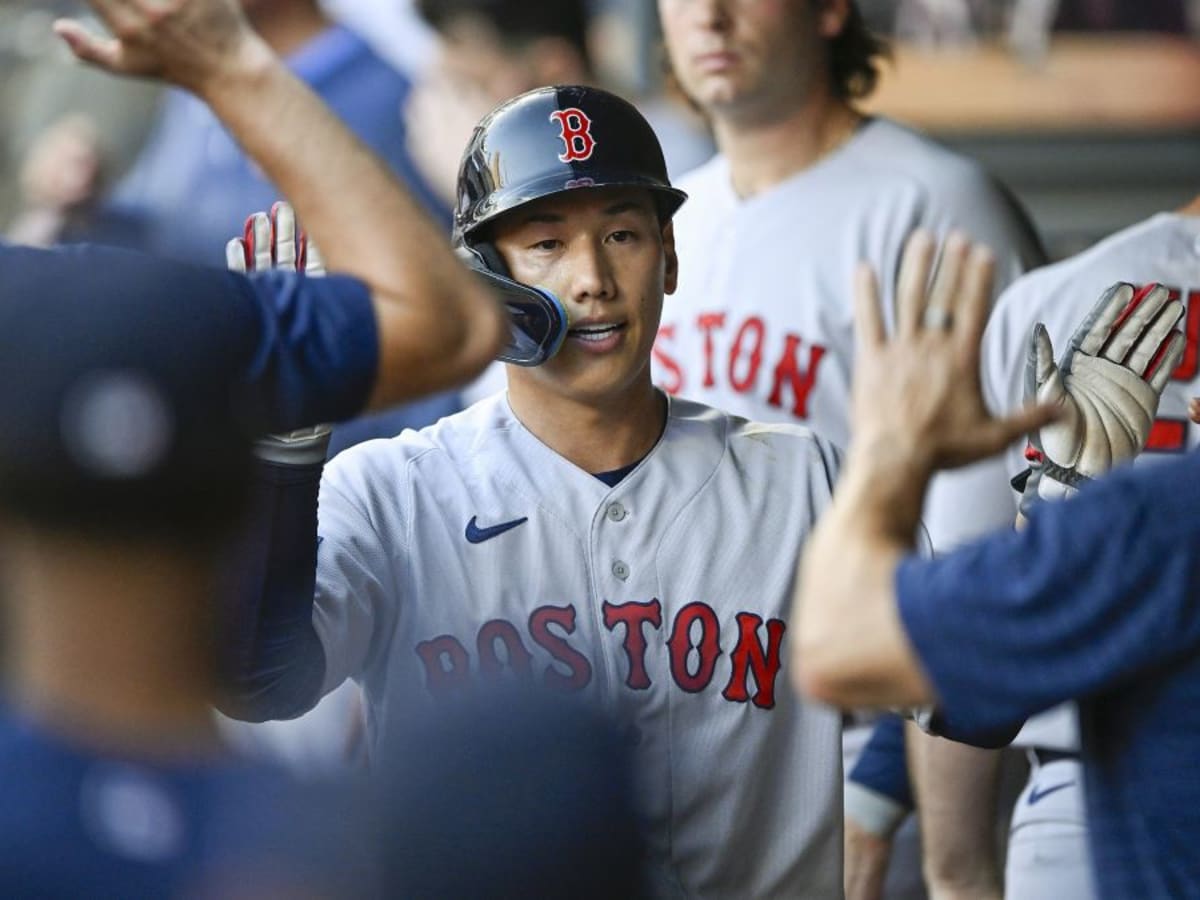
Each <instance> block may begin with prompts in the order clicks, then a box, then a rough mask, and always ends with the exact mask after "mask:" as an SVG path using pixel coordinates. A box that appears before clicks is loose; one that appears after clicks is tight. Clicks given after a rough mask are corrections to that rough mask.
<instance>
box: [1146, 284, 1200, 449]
mask: <svg viewBox="0 0 1200 900" xmlns="http://www.w3.org/2000/svg"><path fill="white" fill-rule="evenodd" d="M1168 290H1169V292H1170V298H1171V299H1172V300H1178V299H1179V298H1180V297H1181V296H1182V294H1183V292H1182V291H1181V290H1180V289H1179V288H1169V289H1168ZM1185 306H1186V308H1187V313H1186V315H1185V317H1184V322H1183V334H1184V338H1185V343H1184V347H1183V356H1182V357H1180V360H1179V365H1177V366H1176V367H1175V371H1174V372H1172V373H1171V380H1172V381H1185V382H1188V381H1193V380H1195V378H1196V376H1197V374H1200V290H1194V291H1189V292H1188V296H1187V302H1186V304H1185ZM1188 431H1189V429H1188V422H1187V420H1186V419H1179V418H1170V417H1168V416H1163V417H1161V418H1159V419H1156V420H1155V422H1154V425H1153V426H1152V427H1151V428H1150V436H1149V437H1148V438H1147V439H1146V451H1147V452H1148V453H1182V452H1183V451H1184V450H1186V449H1187V445H1188V440H1187V438H1188Z"/></svg>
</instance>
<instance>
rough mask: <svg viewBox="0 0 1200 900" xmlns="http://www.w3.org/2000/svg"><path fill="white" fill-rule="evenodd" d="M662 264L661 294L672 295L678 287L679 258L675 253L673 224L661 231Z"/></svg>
mask: <svg viewBox="0 0 1200 900" xmlns="http://www.w3.org/2000/svg"><path fill="white" fill-rule="evenodd" d="M662 246H663V262H664V264H665V276H664V278H663V293H664V294H673V293H675V288H676V287H677V286H678V285H679V257H678V255H676V253H675V223H674V222H668V223H667V224H666V227H664V228H663V230H662Z"/></svg>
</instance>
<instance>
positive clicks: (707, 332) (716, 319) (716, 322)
mask: <svg viewBox="0 0 1200 900" xmlns="http://www.w3.org/2000/svg"><path fill="white" fill-rule="evenodd" d="M696 324H697V325H699V326H700V331H701V332H703V334H704V386H705V387H706V388H710V387H712V386H713V385H714V384H716V383H717V379H716V377H715V376H714V375H713V336H712V333H713V329H714V328H724V327H725V313H723V312H716V313H700V317H699V318H698V319H696Z"/></svg>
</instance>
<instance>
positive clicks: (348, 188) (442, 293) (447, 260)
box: [55, 0, 505, 406]
mask: <svg viewBox="0 0 1200 900" xmlns="http://www.w3.org/2000/svg"><path fill="white" fill-rule="evenodd" d="M90 5H91V6H92V8H93V9H94V10H95V11H96V13H97V14H98V15H99V16H100V18H101V19H102V20H103V21H104V23H105V24H106V25H107V26H108V27H109V29H110V30H111V32H112V33H113V35H114V36H113V37H112V38H107V37H100V36H97V35H95V34H93V33H91V32H90V31H89V30H88V29H87V28H85V27H84V26H83V25H82V24H80V23H79V22H75V21H72V20H60V21H58V22H56V23H55V30H56V31H57V32H58V34H59V35H60V36H62V38H63V39H64V40H65V41H67V43H68V44H69V45H70V47H71V49H72V51H73V52H74V53H75V55H76V56H77V57H79V58H80V59H82V60H84V61H86V62H90V63H93V64H95V65H97V66H100V67H101V68H103V69H105V70H107V71H109V72H113V73H116V74H121V75H132V76H140V77H152V78H156V79H159V80H162V81H166V82H169V83H172V84H176V85H179V86H180V87H183V88H186V89H187V90H190V91H192V92H193V93H195V94H196V95H197V96H199V97H200V98H201V99H203V100H204V101H205V102H206V103H207V104H208V105H209V106H210V107H211V108H212V110H213V111H214V113H215V114H216V115H217V116H218V117H219V118H220V119H221V120H222V122H223V123H224V124H225V125H226V126H227V127H228V129H229V130H230V132H231V133H232V134H233V135H234V137H235V138H236V139H237V140H238V141H239V142H240V143H241V144H242V146H243V147H244V148H245V150H246V151H247V153H248V154H249V155H250V156H251V157H252V158H253V160H254V161H255V162H256V163H258V164H259V165H260V166H261V167H262V169H263V170H264V171H265V172H266V174H267V175H268V177H269V178H270V179H271V180H272V181H274V182H275V184H276V186H277V187H278V188H279V189H280V190H281V191H282V192H283V194H284V195H285V196H286V197H287V198H288V199H290V200H291V201H292V203H293V205H294V206H295V207H296V208H297V209H298V210H299V212H300V215H301V217H302V218H303V219H304V220H305V221H306V223H307V227H308V229H309V230H310V231H311V232H312V234H313V236H314V237H315V238H316V240H317V243H318V244H320V245H322V248H323V251H324V255H325V257H326V261H327V263H328V265H329V267H330V268H331V269H334V270H337V271H341V272H344V273H347V274H351V275H355V276H357V277H358V278H359V279H361V280H362V281H363V282H365V283H366V284H367V285H368V286H369V287H370V288H371V293H372V298H373V302H374V305H375V312H376V316H377V318H378V320H379V337H380V342H379V345H380V365H379V371H378V377H377V379H376V385H375V390H374V392H373V394H372V404H373V405H376V406H378V405H383V404H386V403H388V402H397V401H400V400H405V399H410V398H412V397H414V396H417V395H420V394H424V393H428V392H430V391H432V390H434V389H438V388H444V387H449V386H451V385H453V384H456V383H460V382H462V381H465V380H467V379H468V378H470V377H471V376H472V375H474V374H475V373H477V372H478V371H480V370H482V368H483V367H484V366H485V365H487V363H488V362H489V361H490V360H491V359H492V358H493V356H494V355H495V353H496V352H497V351H498V350H499V348H500V344H501V340H502V338H503V332H504V330H505V329H504V325H505V321H504V316H503V313H502V311H501V309H500V308H499V304H498V302H497V301H496V299H495V298H493V297H492V296H491V294H490V292H488V291H487V290H486V289H485V288H484V287H483V285H482V284H480V283H479V282H477V281H476V280H475V279H474V278H473V277H472V276H471V275H470V273H469V272H468V271H467V270H466V269H465V268H464V267H462V266H461V265H459V264H458V262H457V261H456V260H455V259H454V256H453V253H452V251H451V249H450V247H449V244H448V242H447V241H446V239H445V237H444V236H443V235H441V234H439V233H438V229H437V228H435V227H434V225H433V224H432V223H430V222H429V221H428V220H427V219H426V218H425V217H424V214H423V213H421V212H420V211H419V210H418V209H417V207H416V205H415V204H414V203H413V201H412V200H411V199H410V198H409V197H408V196H407V194H406V193H405V191H404V189H403V188H402V187H401V186H400V185H399V183H398V182H397V181H396V180H395V179H394V178H393V176H392V175H391V174H390V173H389V172H388V170H387V169H386V167H385V166H384V165H383V163H381V162H380V161H379V160H377V159H376V158H375V157H374V156H373V155H372V153H371V152H370V151H369V150H367V149H366V148H365V147H363V146H362V145H361V144H360V143H359V142H358V140H357V139H356V138H354V137H353V136H352V135H351V134H350V133H349V132H348V131H347V130H346V129H345V128H344V127H343V126H342V124H341V123H340V122H339V121H338V120H337V119H336V118H335V117H334V115H333V114H332V113H331V112H330V111H329V110H327V109H326V108H325V106H324V105H323V104H322V103H321V101H320V100H319V99H318V98H317V97H316V96H315V95H314V94H313V93H312V92H311V91H309V89H308V88H307V87H305V86H304V85H303V84H302V83H301V82H300V81H299V80H298V79H296V78H295V77H294V76H293V75H292V74H291V73H290V72H289V71H288V70H287V68H286V67H285V66H284V65H283V63H282V62H281V61H280V60H279V59H278V58H277V57H276V56H275V55H274V54H273V53H272V52H271V50H270V48H269V47H268V46H267V45H266V43H265V42H264V41H263V40H262V38H260V37H259V36H258V35H257V34H256V33H255V32H254V31H253V29H251V28H250V26H249V24H248V23H247V22H246V18H245V15H244V13H243V12H242V10H241V6H240V4H239V3H237V2H235V0H180V2H176V3H172V4H167V5H166V6H164V5H162V4H157V3H154V2H152V0H90Z"/></svg>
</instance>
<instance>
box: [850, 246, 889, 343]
mask: <svg viewBox="0 0 1200 900" xmlns="http://www.w3.org/2000/svg"><path fill="white" fill-rule="evenodd" d="M854 327H855V332H856V334H857V335H858V340H859V344H860V346H862V347H863V348H866V349H869V348H873V347H878V346H879V345H880V344H882V343H883V342H884V340H885V339H886V337H887V332H886V331H885V330H884V327H883V312H882V310H881V309H880V306H879V282H878V280H876V278H875V270H874V269H873V268H871V264H870V263H868V262H860V263H859V264H858V266H857V267H856V268H855V270H854Z"/></svg>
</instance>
